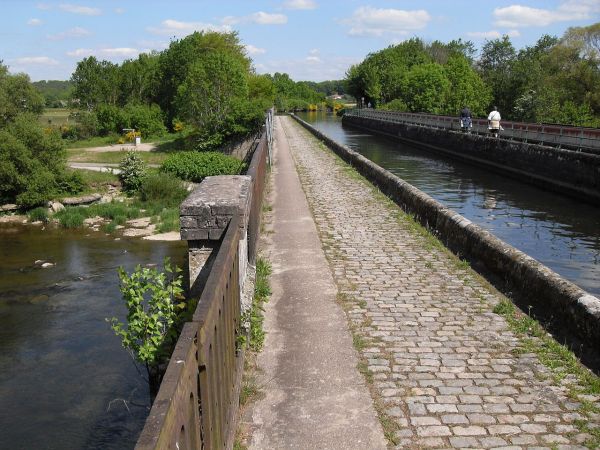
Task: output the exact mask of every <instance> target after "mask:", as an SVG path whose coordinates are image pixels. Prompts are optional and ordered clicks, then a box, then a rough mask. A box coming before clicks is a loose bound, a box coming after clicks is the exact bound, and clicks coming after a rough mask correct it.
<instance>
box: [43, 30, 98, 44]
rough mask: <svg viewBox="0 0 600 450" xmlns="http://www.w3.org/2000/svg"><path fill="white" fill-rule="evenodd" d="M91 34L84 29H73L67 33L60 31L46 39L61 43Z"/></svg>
mask: <svg viewBox="0 0 600 450" xmlns="http://www.w3.org/2000/svg"><path fill="white" fill-rule="evenodd" d="M91 34H92V33H91V32H90V31H88V30H86V29H85V28H81V27H75V28H71V29H70V30H67V31H62V32H60V33H57V34H52V35H49V36H48V39H50V40H51V41H61V40H63V39H71V38H82V37H85V36H89V35H91Z"/></svg>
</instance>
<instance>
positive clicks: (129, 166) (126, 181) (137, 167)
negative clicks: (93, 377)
mask: <svg viewBox="0 0 600 450" xmlns="http://www.w3.org/2000/svg"><path fill="white" fill-rule="evenodd" d="M119 170H120V171H121V172H120V173H119V180H121V184H122V185H123V189H124V190H125V191H126V192H135V191H137V190H138V189H139V187H140V186H141V184H142V180H143V179H144V177H145V176H146V164H145V163H144V161H143V160H142V158H140V155H138V153H137V152H135V151H128V152H127V154H126V155H125V157H124V158H123V159H122V160H121V163H120V164H119Z"/></svg>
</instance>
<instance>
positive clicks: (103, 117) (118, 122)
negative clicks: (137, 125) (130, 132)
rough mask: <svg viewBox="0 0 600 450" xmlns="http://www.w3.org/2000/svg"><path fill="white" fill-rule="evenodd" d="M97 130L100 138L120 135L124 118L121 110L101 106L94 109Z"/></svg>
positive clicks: (110, 106)
mask: <svg viewBox="0 0 600 450" xmlns="http://www.w3.org/2000/svg"><path fill="white" fill-rule="evenodd" d="M96 119H97V130H98V133H99V134H100V135H101V136H108V135H109V134H111V133H115V132H117V133H120V132H121V130H122V128H123V124H124V123H125V117H124V114H123V111H122V109H121V108H118V107H117V106H113V105H106V104H101V105H98V107H97V108H96Z"/></svg>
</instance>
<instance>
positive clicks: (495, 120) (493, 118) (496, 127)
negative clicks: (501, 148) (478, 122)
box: [488, 106, 502, 137]
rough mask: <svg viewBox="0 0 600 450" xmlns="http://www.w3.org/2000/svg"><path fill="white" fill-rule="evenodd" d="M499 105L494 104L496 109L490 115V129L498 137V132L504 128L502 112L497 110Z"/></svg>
mask: <svg viewBox="0 0 600 450" xmlns="http://www.w3.org/2000/svg"><path fill="white" fill-rule="evenodd" d="M497 110H498V107H497V106H494V109H493V110H492V112H491V113H490V114H489V116H488V130H490V133H491V134H492V135H493V136H494V137H498V132H499V131H500V130H501V129H502V127H501V126H500V113H499V112H498V111H497Z"/></svg>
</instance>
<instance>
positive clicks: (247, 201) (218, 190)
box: [179, 175, 252, 241]
mask: <svg viewBox="0 0 600 450" xmlns="http://www.w3.org/2000/svg"><path fill="white" fill-rule="evenodd" d="M251 183H252V178H251V177H250V176H247V175H219V176H215V177H206V178H205V179H204V180H203V181H202V183H200V185H199V186H198V187H197V188H196V189H194V190H193V191H192V193H191V194H190V195H189V196H188V197H187V198H186V199H185V200H184V201H183V203H182V204H181V208H180V213H179V215H180V220H181V239H183V240H187V241H190V240H219V239H221V237H222V236H223V233H224V232H225V229H226V228H227V225H228V224H229V221H230V220H231V218H232V217H233V216H234V214H240V215H241V216H242V220H241V222H240V223H241V226H242V227H244V228H245V227H246V226H247V225H248V218H249V215H250V205H251V201H252V198H251V197H252V190H251V189H250V187H251Z"/></svg>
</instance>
